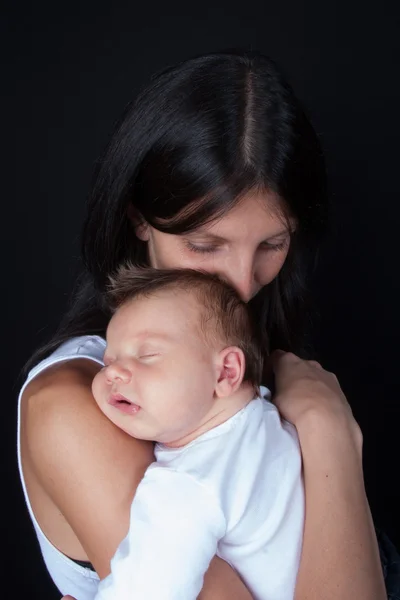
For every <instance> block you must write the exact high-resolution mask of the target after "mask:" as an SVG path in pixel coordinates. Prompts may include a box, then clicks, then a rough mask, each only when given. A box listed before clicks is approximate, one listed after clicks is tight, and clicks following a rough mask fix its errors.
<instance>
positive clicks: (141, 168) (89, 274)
mask: <svg viewBox="0 0 400 600" xmlns="http://www.w3.org/2000/svg"><path fill="white" fill-rule="evenodd" d="M255 188H256V189H259V190H271V191H274V192H276V193H277V194H279V196H280V197H281V198H282V201H283V207H284V209H285V210H286V212H287V213H289V214H290V215H292V216H293V217H294V218H295V219H296V221H297V227H296V231H295V233H294V234H292V240H291V244H290V250H289V254H288V257H287V259H286V261H285V264H284V266H283V268H282V269H281V271H280V273H279V275H278V276H277V277H276V278H275V280H274V281H273V282H272V283H270V284H269V285H268V286H266V287H265V288H264V289H263V290H261V292H260V293H259V294H258V295H257V296H256V298H254V299H253V300H252V301H251V303H252V304H251V308H252V309H253V310H254V311H255V314H256V315H257V319H258V322H259V323H260V327H262V328H266V329H267V330H268V337H269V340H270V348H271V349H274V348H281V349H284V350H291V351H293V352H297V353H299V354H301V353H302V346H303V340H304V338H303V321H304V318H305V316H306V304H305V303H306V288H307V285H306V284H307V278H308V275H309V274H310V268H312V267H313V265H314V261H315V257H316V255H317V250H318V243H319V241H320V237H321V233H322V232H323V230H324V228H325V224H326V219H327V206H328V202H327V190H326V173H325V164H324V158H323V154H322V151H321V148H320V144H319V140H318V137H317V135H316V133H315V131H314V129H313V127H312V126H311V124H310V122H309V120H308V119H307V117H306V115H305V113H304V111H303V109H302V107H301V106H300V103H299V102H298V100H297V99H296V97H295V95H294V93H293V91H292V89H291V88H290V86H289V85H288V84H287V83H286V82H285V80H284V79H283V77H282V75H281V73H280V72H279V70H278V68H277V67H276V66H275V64H274V62H273V61H272V60H270V59H269V58H267V57H265V56H263V55H261V54H259V53H257V52H247V51H226V52H220V53H214V54H207V55H204V56H200V57H197V58H192V59H190V60H187V61H185V62H182V63H179V64H178V65H176V66H173V67H170V68H168V69H166V70H164V71H162V72H161V73H159V74H157V75H156V76H155V77H154V78H153V79H152V80H151V82H150V83H149V84H148V85H147V86H146V87H145V88H144V89H143V90H142V92H141V93H140V94H139V95H138V97H137V98H136V100H134V101H133V102H132V103H131V104H130V105H129V106H128V108H127V110H126V111H125V114H124V115H123V117H122V119H121V120H120V122H119V123H118V124H117V127H116V130H115V132H114V134H113V135H112V137H111V140H110V142H109V144H108V147H107V148H106V150H105V153H104V155H103V156H102V158H101V159H100V160H99V161H98V163H97V167H96V172H95V176H94V181H93V186H92V190H91V193H90V197H89V201H88V206H87V216H86V221H85V224H84V229H83V237H82V257H83V265H84V269H83V272H82V275H81V276H80V279H79V281H78V284H77V289H76V292H75V297H74V300H73V302H72V304H71V308H70V310H69V311H68V312H67V314H66V315H65V316H64V318H63V320H62V322H61V325H60V327H59V329H58V331H57V332H56V333H55V335H54V337H53V338H52V339H51V340H50V342H49V343H48V344H46V345H45V346H44V347H42V348H41V349H39V350H38V351H37V352H36V354H35V355H34V356H33V357H32V358H31V360H30V361H29V364H28V365H27V366H28V367H30V366H32V365H33V364H34V363H36V362H37V361H38V360H40V359H41V358H43V357H44V356H45V355H47V354H48V353H50V352H51V351H52V350H53V349H55V348H56V347H57V346H58V345H60V344H61V343H62V342H63V341H65V340H67V339H68V338H71V337H73V336H78V335H83V334H98V335H104V333H105V330H106V326H107V323H108V320H109V318H110V312H109V310H108V308H107V305H106V303H105V301H104V297H103V296H104V291H105V288H106V286H107V282H108V277H109V275H110V274H111V273H113V272H115V271H116V269H117V267H118V265H120V264H122V263H124V262H126V261H129V260H130V261H131V262H133V263H134V264H137V265H140V266H141V265H146V264H147V251H146V242H142V241H140V240H139V239H138V238H137V237H136V235H135V233H134V228H133V226H132V222H131V220H130V219H128V215H127V211H128V207H131V208H132V209H133V210H134V211H135V213H136V214H137V215H138V217H139V218H142V219H144V220H145V221H147V222H148V223H149V224H150V225H152V226H153V227H155V228H157V229H158V230H160V231H163V232H167V233H172V234H181V233H184V232H188V231H190V230H194V229H196V228H197V227H199V226H201V225H203V224H205V223H207V222H209V221H211V220H213V219H215V218H216V217H219V216H221V215H222V214H224V213H226V212H227V211H228V210H229V209H230V208H232V207H233V206H234V205H235V204H236V203H237V202H238V201H239V200H240V199H241V198H243V196H244V195H245V194H246V193H247V192H249V191H250V190H253V189H255Z"/></svg>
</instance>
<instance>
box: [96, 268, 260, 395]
mask: <svg viewBox="0 0 400 600" xmlns="http://www.w3.org/2000/svg"><path fill="white" fill-rule="evenodd" d="M109 281H110V283H109V286H108V291H107V300H108V303H109V305H110V308H111V311H112V312H116V311H117V310H118V308H119V307H121V306H122V305H123V304H125V303H126V302H128V301H129V300H133V299H135V298H142V297H150V296H152V295H155V294H156V293H157V292H160V291H162V290H173V291H182V292H184V293H187V294H192V295H194V296H195V298H196V299H197V301H198V304H199V309H200V315H199V327H200V333H201V334H202V335H203V337H204V339H205V341H206V343H208V344H209V345H210V347H212V348H214V347H215V344H216V343H217V342H218V341H220V342H222V343H224V344H225V345H226V346H237V347H238V348H240V349H241V350H242V352H243V354H244V357H245V374H244V377H243V381H248V382H249V383H251V384H252V385H253V387H254V390H255V392H256V393H258V392H259V385H260V383H261V377H262V371H263V361H264V350H263V345H264V344H263V341H262V339H261V336H260V334H259V333H258V329H257V327H256V324H255V323H254V322H253V319H252V316H251V313H250V311H249V309H248V306H247V304H246V303H245V302H243V300H242V299H241V298H240V296H239V295H238V294H237V292H236V290H234V289H233V288H232V287H231V286H230V285H228V284H227V283H226V282H225V281H223V280H222V279H220V278H219V277H218V276H217V275H213V274H210V273H206V272H203V271H196V270H194V269H153V268H149V267H146V268H138V267H134V266H133V265H131V264H126V265H123V266H121V267H120V268H119V269H118V270H117V272H116V273H115V274H114V275H112V276H111V277H110V278H109Z"/></svg>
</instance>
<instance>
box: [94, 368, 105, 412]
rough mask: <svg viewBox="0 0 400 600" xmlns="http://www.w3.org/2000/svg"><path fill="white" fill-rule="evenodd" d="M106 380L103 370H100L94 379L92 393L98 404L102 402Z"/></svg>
mask: <svg viewBox="0 0 400 600" xmlns="http://www.w3.org/2000/svg"><path fill="white" fill-rule="evenodd" d="M105 387H106V380H105V376H104V372H103V371H99V372H98V373H97V375H95V377H94V379H93V381H92V394H93V396H94V399H95V400H96V402H97V404H99V402H100V398H101V396H102V395H103V394H104V390H105Z"/></svg>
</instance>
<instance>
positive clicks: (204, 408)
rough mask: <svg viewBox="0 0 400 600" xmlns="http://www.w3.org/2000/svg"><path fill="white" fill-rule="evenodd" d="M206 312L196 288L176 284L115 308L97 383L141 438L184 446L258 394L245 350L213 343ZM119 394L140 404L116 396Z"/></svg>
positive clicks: (97, 390)
mask: <svg viewBox="0 0 400 600" xmlns="http://www.w3.org/2000/svg"><path fill="white" fill-rule="evenodd" d="M200 317H201V307H200V306H199V303H198V300H197V299H196V297H195V295H194V294H192V293H189V292H177V291H173V290H162V291H159V292H157V293H156V294H153V295H152V296H151V297H149V298H143V297H142V298H135V299H133V300H130V301H128V302H127V303H125V304H124V305H123V306H121V307H120V308H119V310H118V311H117V312H116V313H115V315H114V316H113V318H112V319H111V321H110V323H109V326H108V328H107V335H106V341H107V347H106V351H105V355H104V363H105V367H104V368H103V369H101V370H100V371H99V373H97V375H96V376H95V378H94V380H93V385H92V391H93V396H94V398H95V400H96V402H97V404H98V406H99V408H100V410H101V411H102V412H103V413H104V414H105V415H106V416H107V417H108V418H109V419H110V420H111V421H112V422H113V423H114V424H115V425H117V427H120V428H121V429H122V430H123V431H125V432H126V433H128V434H129V435H132V436H133V437H136V438H138V439H142V440H154V441H157V442H161V443H163V444H164V445H167V446H170V447H178V446H184V445H185V444H188V443H189V442H191V441H192V440H194V439H195V438H197V437H198V436H199V435H202V434H203V433H205V432H206V431H209V430H210V429H212V428H213V427H216V426H217V425H220V424H221V423H223V422H224V421H226V420H227V419H229V418H230V417H232V416H233V415H234V414H236V413H237V412H238V411H239V410H241V409H242V408H243V407H244V406H246V404H248V403H249V402H250V401H251V399H252V398H253V397H254V390H253V389H252V386H251V385H249V384H246V383H243V385H242V379H243V375H244V362H245V361H244V355H243V352H242V351H241V350H240V349H239V348H237V347H235V346H228V347H227V346H226V345H225V344H224V343H223V342H222V341H221V342H219V343H217V342H216V345H215V346H214V347H210V345H209V343H207V341H206V340H205V337H204V335H201V333H200ZM210 326H212V325H210ZM116 394H118V395H121V396H123V397H124V398H126V399H127V400H128V401H130V402H132V403H133V406H134V407H135V410H137V412H135V413H133V414H132V413H126V412H125V411H122V410H121V409H120V406H121V405H120V404H117V405H115V404H113V403H112V402H110V400H112V398H113V397H114V398H115V395H116ZM122 406H123V407H125V408H126V407H127V404H126V403H123V404H122ZM131 406H132V405H131ZM136 406H138V407H139V408H138V409H136Z"/></svg>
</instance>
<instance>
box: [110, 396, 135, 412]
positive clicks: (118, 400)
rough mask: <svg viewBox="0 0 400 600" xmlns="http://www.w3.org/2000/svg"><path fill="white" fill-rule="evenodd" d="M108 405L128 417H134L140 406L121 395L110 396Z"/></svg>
mask: <svg viewBox="0 0 400 600" xmlns="http://www.w3.org/2000/svg"><path fill="white" fill-rule="evenodd" d="M108 403H109V404H111V406H114V407H115V408H117V409H118V410H119V411H121V412H123V413H125V414H128V415H134V414H136V413H137V412H139V410H140V406H138V405H137V404H135V403H134V402H132V401H131V400H128V398H125V396H123V395H122V394H111V396H110V397H109V398H108Z"/></svg>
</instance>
